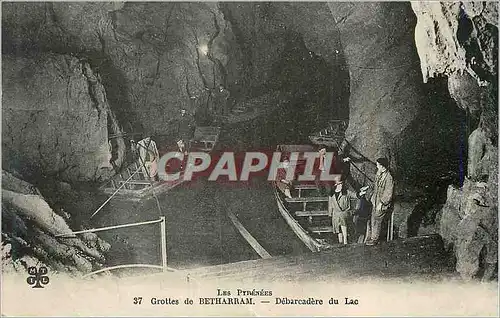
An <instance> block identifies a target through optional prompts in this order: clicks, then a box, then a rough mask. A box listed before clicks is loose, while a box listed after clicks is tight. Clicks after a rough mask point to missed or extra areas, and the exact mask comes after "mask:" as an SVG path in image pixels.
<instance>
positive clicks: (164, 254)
mask: <svg viewBox="0 0 500 318" xmlns="http://www.w3.org/2000/svg"><path fill="white" fill-rule="evenodd" d="M157 223H160V234H161V237H160V240H161V242H160V243H161V265H151V264H126V265H118V266H112V267H107V268H103V269H99V270H97V271H94V272H92V273H89V274H87V275H85V276H84V277H88V276H92V275H95V274H98V273H102V272H105V271H110V270H113V269H119V268H131V267H144V268H159V269H161V270H162V271H163V272H167V271H168V270H170V271H172V269H169V268H168V267H167V226H166V219H165V217H164V216H161V217H160V218H159V219H158V220H152V221H143V222H136V223H127V224H120V225H112V226H105V227H101V228H96V229H88V230H82V231H75V232H70V233H63V234H58V235H56V237H74V236H75V235H77V234H83V233H95V232H101V231H109V230H114V229H122V228H128V227H134V226H142V225H148V224H157Z"/></svg>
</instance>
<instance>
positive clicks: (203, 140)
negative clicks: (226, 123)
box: [189, 126, 220, 152]
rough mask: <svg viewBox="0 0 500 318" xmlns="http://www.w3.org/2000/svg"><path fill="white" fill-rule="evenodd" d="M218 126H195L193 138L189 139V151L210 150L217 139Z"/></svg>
mask: <svg viewBox="0 0 500 318" xmlns="http://www.w3.org/2000/svg"><path fill="white" fill-rule="evenodd" d="M219 134H220V127H212V126H205V127H196V130H195V132H194V136H193V138H192V139H191V140H190V141H189V149H190V151H204V152H210V151H212V150H213V149H214V147H215V145H216V144H217V141H219Z"/></svg>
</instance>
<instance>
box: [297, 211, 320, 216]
mask: <svg viewBox="0 0 500 318" xmlns="http://www.w3.org/2000/svg"><path fill="white" fill-rule="evenodd" d="M295 215H296V216H328V211H325V210H312V211H296V212H295Z"/></svg>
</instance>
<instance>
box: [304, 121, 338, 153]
mask: <svg viewBox="0 0 500 318" xmlns="http://www.w3.org/2000/svg"><path fill="white" fill-rule="evenodd" d="M346 129H347V122H346V121H345V120H332V121H330V123H329V124H328V127H327V128H325V129H323V130H321V131H318V132H316V133H314V134H312V135H309V140H310V141H311V142H312V143H313V144H315V145H323V146H327V147H335V148H337V149H339V148H340V145H341V144H342V141H343V140H344V138H345V130H346Z"/></svg>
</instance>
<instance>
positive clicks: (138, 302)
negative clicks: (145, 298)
mask: <svg viewBox="0 0 500 318" xmlns="http://www.w3.org/2000/svg"><path fill="white" fill-rule="evenodd" d="M141 303H142V297H134V305H140V304H141Z"/></svg>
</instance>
